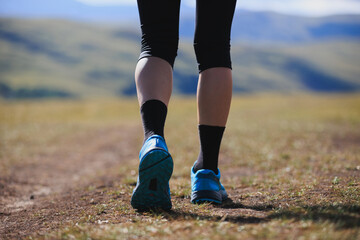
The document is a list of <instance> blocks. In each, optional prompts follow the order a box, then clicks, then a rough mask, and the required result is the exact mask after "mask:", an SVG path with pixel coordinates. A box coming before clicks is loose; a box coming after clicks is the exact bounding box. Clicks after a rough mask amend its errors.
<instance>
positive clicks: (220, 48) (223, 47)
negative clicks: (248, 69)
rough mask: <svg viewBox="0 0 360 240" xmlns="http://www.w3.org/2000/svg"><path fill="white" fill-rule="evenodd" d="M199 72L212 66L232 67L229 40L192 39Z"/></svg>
mask: <svg viewBox="0 0 360 240" xmlns="http://www.w3.org/2000/svg"><path fill="white" fill-rule="evenodd" d="M194 50H195V54H196V60H197V62H198V68H199V72H202V71H204V70H206V69H209V68H214V67H226V68H230V69H231V68H232V66H231V57H230V40H229V41H206V42H205V41H204V42H197V41H194Z"/></svg>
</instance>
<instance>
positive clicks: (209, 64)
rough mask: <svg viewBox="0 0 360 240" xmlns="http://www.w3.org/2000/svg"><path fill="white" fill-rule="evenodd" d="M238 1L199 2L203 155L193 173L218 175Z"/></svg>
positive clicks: (196, 42)
mask: <svg viewBox="0 0 360 240" xmlns="http://www.w3.org/2000/svg"><path fill="white" fill-rule="evenodd" d="M235 5H236V0H226V1H220V0H197V5H196V14H197V17H196V31H195V37H194V48H195V53H196V56H197V61H198V64H199V72H200V75H199V83H198V92H197V102H198V123H199V135H200V153H199V157H198V159H197V162H196V164H195V166H194V170H195V171H197V170H200V169H210V170H213V171H214V172H215V173H217V172H218V170H217V169H218V155H219V149H220V144H221V139H222V136H223V132H224V130H225V126H226V121H227V118H228V115H229V109H230V103H231V95H232V73H231V58H230V32H231V24H232V19H233V14H234V11H235Z"/></svg>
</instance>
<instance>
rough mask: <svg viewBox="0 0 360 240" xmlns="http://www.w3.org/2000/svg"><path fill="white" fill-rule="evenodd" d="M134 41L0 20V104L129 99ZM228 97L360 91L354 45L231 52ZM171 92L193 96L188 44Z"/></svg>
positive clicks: (121, 30)
mask: <svg viewBox="0 0 360 240" xmlns="http://www.w3.org/2000/svg"><path fill="white" fill-rule="evenodd" d="M139 45H140V35H139V33H138V31H137V30H134V29H132V28H131V27H130V28H129V27H127V28H125V27H116V26H112V27H109V26H104V27H101V26H100V25H93V24H88V23H80V22H73V21H64V20H41V19H37V20H29V19H27V20H24V19H22V20H20V19H7V18H0V96H2V97H4V98H15V99H18V98H34V97H35V98H37V97H41V98H45V97H71V98H86V97H98V96H118V95H134V94H135V93H136V90H135V84H134V77H133V76H134V69H135V65H136V62H137V59H138V56H139V52H140V46H139ZM232 60H233V76H234V92H235V93H243V92H262V91H276V92H279V91H281V92H288V91H316V92H353V91H359V90H360V78H359V76H360V69H359V67H358V63H359V62H360V43H359V42H358V41H354V40H351V39H347V40H344V39H342V40H341V41H340V40H336V41H334V40H331V41H325V40H323V41H320V42H313V43H307V44H295V45H294V44H290V45H289V44H288V45H279V44H275V45H253V44H248V43H234V44H233V47H232ZM174 69H175V71H174V92H175V93H179V94H195V92H196V86H197V64H196V61H195V56H194V52H193V47H192V43H191V41H181V44H180V46H179V51H178V57H177V59H176V62H175V68H174Z"/></svg>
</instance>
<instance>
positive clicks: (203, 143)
mask: <svg viewBox="0 0 360 240" xmlns="http://www.w3.org/2000/svg"><path fill="white" fill-rule="evenodd" d="M224 130H225V127H216V126H207V125H199V136H200V153H199V157H198V159H197V161H196V164H195V166H194V170H195V172H196V171H198V170H200V169H210V170H213V171H214V172H215V174H217V172H218V158H219V150H220V144H221V139H222V136H223V134H224Z"/></svg>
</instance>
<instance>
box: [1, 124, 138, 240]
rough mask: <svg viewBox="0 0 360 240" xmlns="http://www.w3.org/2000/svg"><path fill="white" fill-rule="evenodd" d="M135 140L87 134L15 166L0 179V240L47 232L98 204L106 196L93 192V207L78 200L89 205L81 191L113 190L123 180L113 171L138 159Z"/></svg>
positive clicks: (124, 132) (127, 132)
mask: <svg viewBox="0 0 360 240" xmlns="http://www.w3.org/2000/svg"><path fill="white" fill-rule="evenodd" d="M134 133H135V134H134ZM137 135H138V133H137V132H136V129H135V128H134V127H132V128H121V127H114V128H108V129H102V130H98V131H94V132H88V133H85V134H82V135H80V136H75V137H73V138H72V139H68V140H67V141H66V142H63V143H61V144H60V145H59V146H58V147H57V149H56V151H54V152H49V153H46V154H42V155H39V156H37V157H36V159H28V160H26V161H24V162H25V163H22V164H21V165H17V166H13V167H12V169H10V174H9V175H8V176H6V177H1V178H0V191H1V194H0V222H1V224H0V236H2V237H1V238H3V237H4V238H23V237H26V236H29V235H30V234H33V233H35V232H38V233H41V232H43V233H44V232H48V231H49V230H51V229H54V228H56V227H57V226H59V225H60V224H64V221H65V223H66V221H69V220H71V219H75V218H76V217H78V216H79V214H80V213H81V212H83V211H84V210H86V208H89V207H91V206H92V205H94V203H96V202H98V201H99V199H101V198H103V197H104V196H102V194H97V191H95V192H94V191H92V192H91V193H92V194H93V196H89V197H90V199H92V200H91V201H85V200H81V199H88V198H87V197H84V196H86V194H88V193H86V192H85V190H84V189H86V186H94V187H95V189H97V188H99V187H100V188H103V187H109V188H111V187H112V185H113V182H114V181H116V179H119V178H121V176H119V174H116V172H114V169H120V168H121V166H122V164H124V163H125V162H127V161H133V160H134V159H136V155H137V154H136V153H137V150H136V146H137V145H138V143H137V142H136V139H135V137H134V136H137ZM107 172H109V173H110V174H107ZM97 175H98V176H99V177H96V176H97ZM100 192H101V191H100ZM106 197H107V196H106ZM110 197H111V196H110ZM59 213H62V214H59ZM39 216H42V217H40V218H39ZM45 223H46V224H45Z"/></svg>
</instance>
